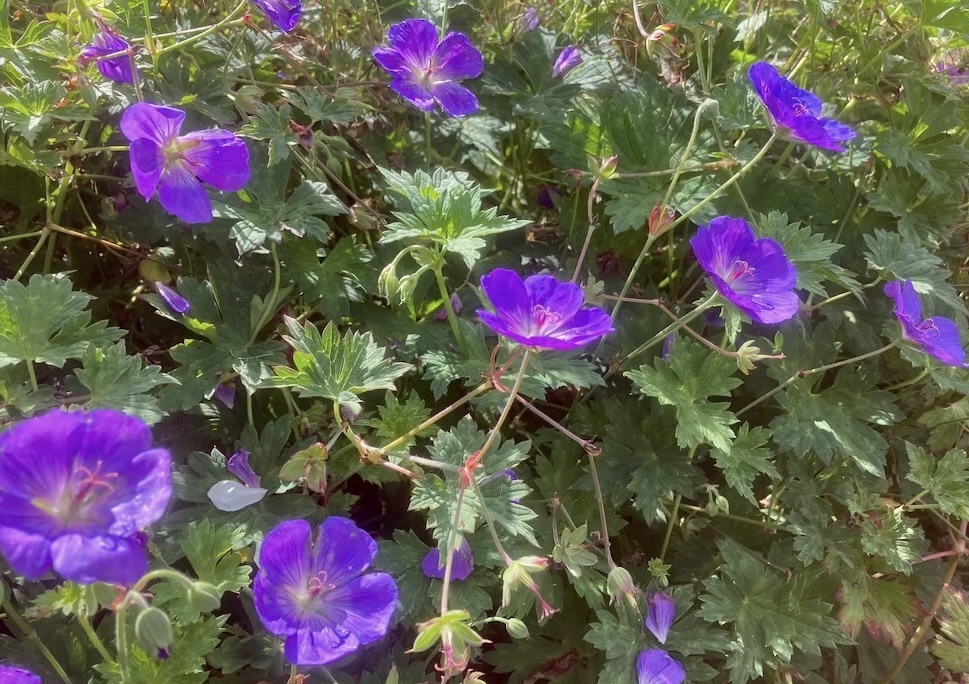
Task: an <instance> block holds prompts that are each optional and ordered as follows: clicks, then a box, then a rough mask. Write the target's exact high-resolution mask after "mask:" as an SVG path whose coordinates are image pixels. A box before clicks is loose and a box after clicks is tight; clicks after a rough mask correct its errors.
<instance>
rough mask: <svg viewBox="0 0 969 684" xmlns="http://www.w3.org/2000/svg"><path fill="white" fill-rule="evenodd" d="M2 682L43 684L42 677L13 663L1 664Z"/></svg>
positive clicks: (0, 674) (0, 675)
mask: <svg viewBox="0 0 969 684" xmlns="http://www.w3.org/2000/svg"><path fill="white" fill-rule="evenodd" d="M0 682H2V683H3V684H43V682H42V681H41V679H40V677H38V676H37V675H35V674H34V673H33V672H31V671H30V670H24V669H22V668H19V667H14V666H12V665H0Z"/></svg>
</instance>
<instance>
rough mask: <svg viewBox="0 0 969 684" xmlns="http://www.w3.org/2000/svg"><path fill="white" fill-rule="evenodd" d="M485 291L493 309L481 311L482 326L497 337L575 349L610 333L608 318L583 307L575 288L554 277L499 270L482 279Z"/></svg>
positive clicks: (598, 309) (543, 346) (530, 345)
mask: <svg viewBox="0 0 969 684" xmlns="http://www.w3.org/2000/svg"><path fill="white" fill-rule="evenodd" d="M481 287H482V289H484V291H485V294H487V295H488V299H490V300H491V304H492V306H493V307H494V309H495V312H494V313H491V312H490V311H485V310H483V309H479V310H478V316H480V317H481V320H482V322H484V324H485V325H487V326H488V327H489V328H491V329H492V330H494V331H495V332H496V333H498V334H499V335H504V336H505V337H507V338H509V339H512V340H514V341H515V342H518V343H519V344H523V345H525V346H528V347H539V348H545V349H575V348H577V347H581V346H583V345H586V344H588V343H589V342H592V341H594V340H597V339H599V338H600V337H602V336H603V335H607V334H609V333H611V332H612V331H613V330H614V328H613V326H612V320H611V319H610V318H609V314H607V313H606V312H605V311H603V310H602V309H600V308H599V307H595V306H593V307H585V308H583V306H582V305H583V304H584V303H585V295H584V294H583V293H582V288H581V287H579V286H578V285H576V284H575V283H563V282H561V281H559V280H556V279H555V278H553V277H551V276H543V275H536V276H530V277H528V278H526V279H525V281H524V282H522V279H521V276H519V275H518V274H517V273H515V272H514V271H510V270H508V269H507V268H496V269H495V270H494V271H492V272H491V273H489V274H488V275H486V276H483V277H482V278H481Z"/></svg>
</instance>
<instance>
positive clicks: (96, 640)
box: [78, 615, 114, 663]
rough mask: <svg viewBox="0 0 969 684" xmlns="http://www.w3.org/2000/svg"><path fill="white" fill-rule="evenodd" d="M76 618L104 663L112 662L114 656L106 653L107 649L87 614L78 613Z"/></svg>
mask: <svg viewBox="0 0 969 684" xmlns="http://www.w3.org/2000/svg"><path fill="white" fill-rule="evenodd" d="M78 620H79V621H80V623H81V629H82V630H83V631H84V633H85V634H86V635H87V638H88V640H89V641H90V642H91V644H92V645H93V646H94V648H95V649H96V650H97V652H98V653H100V654H101V658H102V659H103V660H104V662H106V663H113V662H114V658H112V657H111V654H110V653H108V649H107V648H105V647H104V642H103V641H101V637H99V636H98V633H97V632H95V631H94V627H93V626H92V625H91V621H90V620H89V619H88V616H87V615H78Z"/></svg>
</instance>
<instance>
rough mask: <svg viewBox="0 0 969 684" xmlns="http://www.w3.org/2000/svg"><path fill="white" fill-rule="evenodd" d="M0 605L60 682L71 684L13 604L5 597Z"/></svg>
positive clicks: (56, 661) (55, 659)
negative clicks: (48, 664)
mask: <svg viewBox="0 0 969 684" xmlns="http://www.w3.org/2000/svg"><path fill="white" fill-rule="evenodd" d="M0 605H2V606H3V611H4V612H5V613H6V614H7V617H8V618H10V620H11V621H12V622H13V623H14V624H15V625H17V628H18V629H20V631H21V632H23V634H24V636H25V637H27V640H28V641H32V642H33V643H34V645H35V646H36V647H37V650H38V651H40V653H41V655H43V656H44V658H46V659H47V662H48V663H50V666H51V667H52V668H53V670H54V672H56V673H57V676H58V677H59V678H60V680H61V681H62V682H64V684H71V678H70V677H68V676H67V673H66V672H65V671H64V668H63V667H61V664H60V663H59V662H58V660H57V658H55V657H54V654H53V653H51V652H50V649H49V648H47V646H46V645H45V644H44V642H43V641H41V640H40V637H39V636H37V632H35V631H34V629H33V627H31V626H30V625H29V624H27V621H26V620H24V619H23V617H21V615H20V613H19V612H18V611H17V609H16V608H14V606H13V603H11V602H10V598H9V597H5V598H4V599H3V603H2V604H0Z"/></svg>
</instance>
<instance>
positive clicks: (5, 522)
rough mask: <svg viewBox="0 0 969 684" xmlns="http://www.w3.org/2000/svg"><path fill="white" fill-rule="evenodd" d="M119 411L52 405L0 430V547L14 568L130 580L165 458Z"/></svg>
mask: <svg viewBox="0 0 969 684" xmlns="http://www.w3.org/2000/svg"><path fill="white" fill-rule="evenodd" d="M151 443H152V437H151V431H150V430H149V429H148V426H147V425H146V424H145V423H144V421H142V420H140V419H138V418H133V417H131V416H127V415H125V414H124V413H121V412H120V411H113V410H99V411H91V412H89V413H84V412H80V411H78V412H74V413H66V412H63V411H57V410H55V411H51V412H49V413H46V414H44V415H42V416H38V417H36V418H30V419H28V420H25V421H23V422H21V423H18V424H16V425H14V426H13V427H12V428H10V429H9V430H8V431H6V432H4V433H3V434H2V435H0V552H2V553H3V555H4V557H5V558H6V559H7V562H8V563H9V564H10V567H11V568H13V570H14V571H15V572H16V573H18V574H20V575H23V576H24V577H27V578H29V579H40V578H41V577H42V576H43V575H44V574H46V573H47V572H49V571H50V570H54V571H55V572H57V573H59V574H60V575H62V576H63V577H64V578H65V579H67V580H70V581H71V582H77V583H79V584H90V583H92V582H109V583H114V584H132V583H134V582H135V581H137V580H138V578H140V577H141V576H142V575H143V574H144V573H145V570H146V569H147V567H148V561H147V559H146V558H145V550H144V545H143V543H142V541H141V540H140V539H139V538H138V535H139V533H140V532H141V531H142V530H144V529H145V528H146V527H147V526H148V525H150V524H151V523H153V522H155V521H157V520H159V519H160V518H161V517H162V515H164V513H165V509H166V508H167V507H168V502H169V500H170V499H171V496H172V481H171V458H170V457H169V455H168V452H167V451H165V450H164V449H152V448H151Z"/></svg>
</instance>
